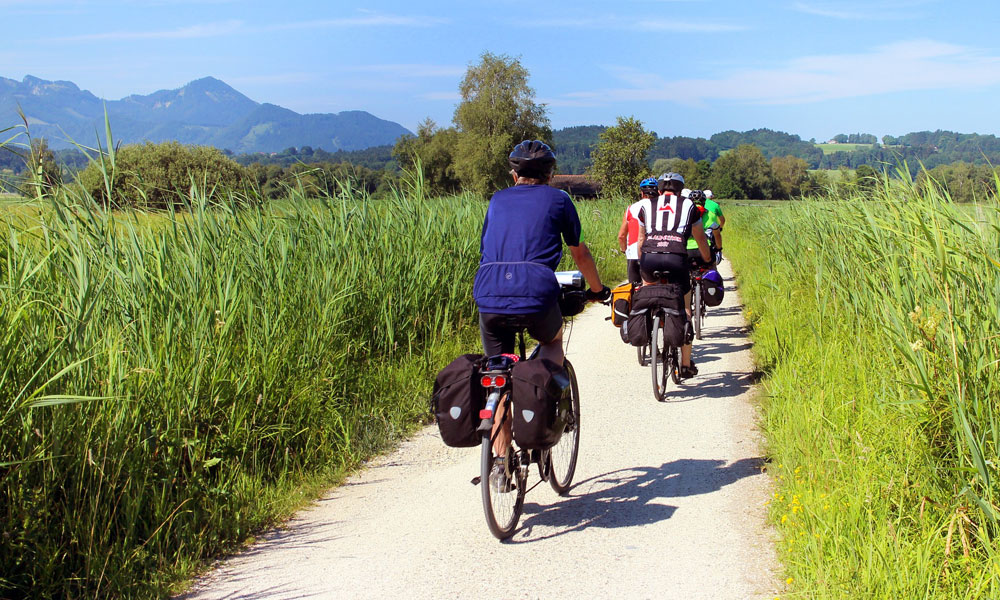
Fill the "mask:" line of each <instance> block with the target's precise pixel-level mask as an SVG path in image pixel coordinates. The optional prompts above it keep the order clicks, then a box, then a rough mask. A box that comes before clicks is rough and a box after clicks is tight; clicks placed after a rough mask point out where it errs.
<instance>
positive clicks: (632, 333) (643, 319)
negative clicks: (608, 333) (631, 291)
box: [621, 299, 652, 347]
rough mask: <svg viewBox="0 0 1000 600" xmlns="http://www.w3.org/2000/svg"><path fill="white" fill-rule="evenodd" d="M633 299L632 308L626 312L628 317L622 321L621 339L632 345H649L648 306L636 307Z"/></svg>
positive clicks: (650, 322)
mask: <svg viewBox="0 0 1000 600" xmlns="http://www.w3.org/2000/svg"><path fill="white" fill-rule="evenodd" d="M634 302H635V301H634V299H633V304H632V310H631V311H630V312H629V313H628V319H626V320H625V322H624V323H622V327H621V334H622V339H623V340H625V341H626V342H628V343H629V344H632V345H633V346H638V347H642V346H648V345H649V329H650V327H652V321H650V319H649V309H648V308H636V307H635V303H634Z"/></svg>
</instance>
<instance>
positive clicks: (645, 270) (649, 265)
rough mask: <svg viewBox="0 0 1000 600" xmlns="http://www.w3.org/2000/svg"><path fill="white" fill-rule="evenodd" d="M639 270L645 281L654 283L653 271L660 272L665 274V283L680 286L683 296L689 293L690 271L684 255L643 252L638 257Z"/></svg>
mask: <svg viewBox="0 0 1000 600" xmlns="http://www.w3.org/2000/svg"><path fill="white" fill-rule="evenodd" d="M639 269H640V270H641V271H642V278H643V279H645V280H646V281H656V280H657V279H656V277H654V276H653V271H660V272H663V273H666V280H667V283H676V284H677V285H679V286H681V287H682V288H683V289H684V293H685V294H686V293H688V292H690V291H691V270H690V268H689V267H688V258H687V256H686V255H684V254H671V253H667V252H644V253H643V254H642V256H640V257H639Z"/></svg>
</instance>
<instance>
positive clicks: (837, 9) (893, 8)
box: [792, 0, 936, 21]
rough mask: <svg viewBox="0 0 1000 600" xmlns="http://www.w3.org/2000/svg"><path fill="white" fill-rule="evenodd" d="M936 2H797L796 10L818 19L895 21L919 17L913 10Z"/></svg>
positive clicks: (868, 0)
mask: <svg viewBox="0 0 1000 600" xmlns="http://www.w3.org/2000/svg"><path fill="white" fill-rule="evenodd" d="M935 1H936V0H863V1H858V0H854V1H849V0H840V1H838V2H830V1H829V0H814V1H812V2H796V3H794V4H793V5H792V8H793V9H794V10H797V11H798V12H801V13H806V14H809V15H816V16H818V17H828V18H831V19H842V20H851V21H895V20H903V19H912V18H915V17H917V16H918V15H916V14H915V13H914V12H913V10H914V9H916V8H918V7H920V6H924V5H926V4H930V3H932V2H935Z"/></svg>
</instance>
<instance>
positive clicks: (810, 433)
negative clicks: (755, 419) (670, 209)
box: [726, 181, 1000, 598]
mask: <svg viewBox="0 0 1000 600" xmlns="http://www.w3.org/2000/svg"><path fill="white" fill-rule="evenodd" d="M836 200H841V201H827V202H810V201H806V202H798V203H788V204H787V206H786V207H785V208H782V209H769V210H763V209H759V208H750V207H738V208H735V209H734V210H732V211H727V216H728V217H729V223H728V225H729V228H728V229H727V234H728V235H727V237H726V240H727V244H726V250H727V253H728V255H729V257H730V258H731V259H732V261H733V264H734V267H735V268H736V271H737V272H738V274H739V277H738V281H739V284H740V293H741V295H742V298H743V301H744V303H745V307H746V308H745V310H746V316H747V318H748V320H749V322H750V323H751V325H752V327H753V334H752V336H753V341H754V344H755V346H754V349H755V356H756V360H757V362H758V366H759V368H760V369H762V370H763V371H764V372H765V373H766V378H765V380H764V389H765V391H766V393H765V398H764V400H763V407H762V412H763V419H762V427H763V429H764V432H765V435H766V437H767V440H768V454H769V456H770V458H771V461H772V462H771V466H770V471H771V472H772V473H773V474H774V477H775V479H776V483H777V485H776V492H775V496H774V498H773V499H772V501H771V515H772V517H773V519H774V521H775V523H776V525H777V526H778V528H779V530H780V532H781V534H782V541H781V548H780V550H781V555H782V559H783V562H784V565H785V567H786V569H787V571H788V573H787V577H788V583H789V593H788V597H800V598H982V597H997V596H998V595H1000V579H998V575H1000V555H998V553H997V551H996V543H997V526H996V523H997V520H996V514H997V504H996V500H995V498H996V495H997V491H998V488H997V486H998V481H997V477H996V465H997V464H1000V462H998V460H997V459H998V457H997V440H998V439H1000V427H998V423H1000V418H998V417H1000V408H998V404H997V399H998V398H1000V396H998V395H997V394H998V387H997V385H998V382H1000V372H998V358H1000V338H998V336H997V335H996V323H998V322H1000V315H998V310H1000V309H998V305H1000V283H998V282H1000V262H998V256H997V252H998V247H1000V213H998V208H997V204H996V202H995V200H994V201H991V202H990V203H988V204H986V205H982V206H979V207H978V208H977V210H976V211H975V212H976V214H977V215H978V216H979V218H978V219H970V218H969V214H970V211H969V210H968V209H967V208H960V207H956V206H955V205H954V204H953V203H951V202H950V200H949V199H948V198H947V197H942V196H940V195H938V194H937V193H936V192H932V191H918V190H917V189H915V188H914V187H913V186H912V185H911V184H909V183H908V182H905V181H903V182H899V181H897V182H884V183H883V186H882V187H881V189H879V190H877V191H876V193H875V194H874V196H872V195H867V196H860V195H851V196H845V197H842V198H837V199H836Z"/></svg>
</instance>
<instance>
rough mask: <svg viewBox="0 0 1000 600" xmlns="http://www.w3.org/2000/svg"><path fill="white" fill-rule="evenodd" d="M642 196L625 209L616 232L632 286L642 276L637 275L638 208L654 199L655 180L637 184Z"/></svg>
mask: <svg viewBox="0 0 1000 600" xmlns="http://www.w3.org/2000/svg"><path fill="white" fill-rule="evenodd" d="M639 192H640V194H641V195H642V196H641V198H640V199H639V201H638V202H633V203H632V204H630V205H629V207H628V208H626V209H625V215H624V216H623V217H622V226H621V229H619V230H618V247H619V248H620V249H621V251H622V252H624V253H625V260H626V262H627V263H628V281H629V283H631V284H632V285H640V284H641V283H642V276H641V275H640V274H639V208H640V207H641V206H642V201H643V200H645V199H651V198H656V197H657V196H658V195H659V193H658V192H657V189H656V179H653V178H652V177H648V178H646V179H643V180H642V183H640V184H639Z"/></svg>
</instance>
